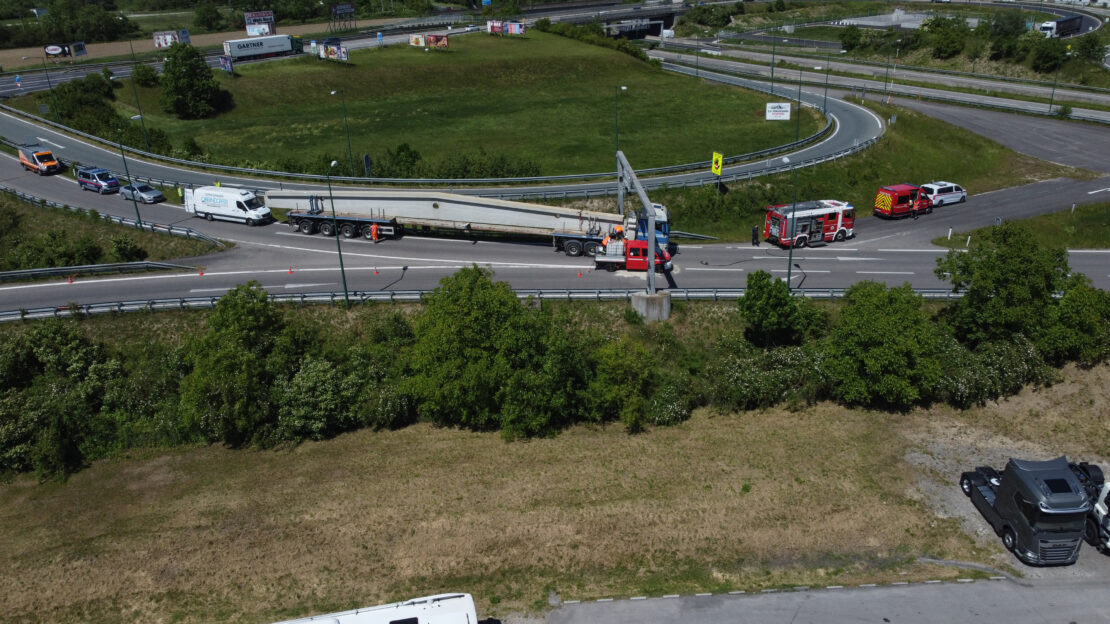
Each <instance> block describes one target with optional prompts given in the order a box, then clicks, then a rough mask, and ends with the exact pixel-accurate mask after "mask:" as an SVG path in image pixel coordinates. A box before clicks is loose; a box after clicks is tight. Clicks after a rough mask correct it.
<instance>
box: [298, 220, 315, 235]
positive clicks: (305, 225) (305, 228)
mask: <svg viewBox="0 0 1110 624" xmlns="http://www.w3.org/2000/svg"><path fill="white" fill-rule="evenodd" d="M315 231H316V224H315V223H313V222H311V221H307V220H305V221H301V233H302V234H312V233H313V232H315Z"/></svg>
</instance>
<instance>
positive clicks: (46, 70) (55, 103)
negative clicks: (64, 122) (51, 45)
mask: <svg viewBox="0 0 1110 624" xmlns="http://www.w3.org/2000/svg"><path fill="white" fill-rule="evenodd" d="M42 71H43V72H44V73H45V74H46V86H47V87H49V88H50V105H51V106H52V107H53V108H54V121H58V101H57V100H55V99H54V85H53V84H52V83H51V82H50V68H49V67H47V66H46V57H45V56H44V57H42Z"/></svg>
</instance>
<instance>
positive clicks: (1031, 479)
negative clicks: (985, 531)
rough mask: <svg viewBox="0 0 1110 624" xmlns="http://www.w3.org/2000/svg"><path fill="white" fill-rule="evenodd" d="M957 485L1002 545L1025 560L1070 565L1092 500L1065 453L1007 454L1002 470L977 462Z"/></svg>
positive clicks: (1041, 563)
mask: <svg viewBox="0 0 1110 624" xmlns="http://www.w3.org/2000/svg"><path fill="white" fill-rule="evenodd" d="M960 488H961V489H962V490H963V491H964V494H966V495H967V496H968V497H969V498H971V502H972V503H974V504H975V507H976V508H977V509H978V510H979V513H981V514H983V517H984V518H986V520H987V522H989V523H990V525H991V527H993V528H994V531H995V533H997V534H998V535H1000V536H1002V544H1003V545H1004V546H1005V547H1006V549H1007V550H1009V551H1011V552H1013V553H1014V555H1016V556H1017V558H1018V559H1019V560H1021V561H1022V562H1023V563H1026V564H1029V565H1070V564H1073V563H1075V560H1076V559H1077V558H1078V557H1079V547H1080V545H1081V543H1082V541H1083V532H1084V526H1085V523H1086V518H1087V514H1088V513H1089V512H1090V510H1091V503H1090V501H1089V500H1088V497H1087V493H1086V491H1085V490H1084V489H1083V486H1082V485H1080V483H1079V480H1078V478H1077V477H1076V475H1075V473H1074V472H1073V471H1072V469H1071V468H1070V466H1069V464H1068V460H1067V458H1066V457H1057V458H1056V459H1053V460H1049V461H1026V460H1019V459H1010V461H1008V462H1007V463H1006V467H1005V469H1003V471H1002V473H999V472H997V471H996V470H995V469H994V468H991V467H990V466H979V467H978V468H976V469H975V470H974V471H973V472H965V473H963V475H961V476H960Z"/></svg>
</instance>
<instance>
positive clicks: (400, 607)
mask: <svg viewBox="0 0 1110 624" xmlns="http://www.w3.org/2000/svg"><path fill="white" fill-rule="evenodd" d="M391 622H405V624H410V623H411V624H417V623H419V624H478V616H477V613H476V611H475V610H474V598H473V597H471V595H470V594H436V595H435V596H425V597H423V598H413V599H412V600H406V601H404V602H394V603H391V604H385V605H379V606H376V607H363V608H361V609H353V610H351V611H343V612H341V613H327V614H324V615H314V616H311V617H306V618H301V619H298V620H288V621H285V622H278V623H277V624H324V623H326V624H390V623H391Z"/></svg>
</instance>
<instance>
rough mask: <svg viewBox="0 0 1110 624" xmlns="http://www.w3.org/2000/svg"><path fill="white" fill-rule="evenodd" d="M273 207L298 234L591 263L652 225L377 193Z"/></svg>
mask: <svg viewBox="0 0 1110 624" xmlns="http://www.w3.org/2000/svg"><path fill="white" fill-rule="evenodd" d="M333 201H334V207H335V218H334V220H333V218H332V202H333ZM266 205H267V206H268V207H269V208H270V209H271V210H274V209H285V210H288V211H289V212H288V213H286V220H287V222H288V224H289V227H291V228H292V229H293V230H296V231H300V232H302V233H304V234H313V233H315V232H320V233H321V234H323V235H325V236H334V235H335V234H336V232H337V231H338V233H339V234H340V235H342V236H344V237H346V238H353V237H355V236H364V237H366V238H370V237H371V235H372V234H371V227H372V226H373V225H375V224H376V225H377V226H378V235H379V236H381V237H384V238H395V237H398V236H401V235H403V234H404V233H405V232H419V231H424V230H438V231H446V232H461V233H465V234H472V233H496V234H511V235H517V236H537V237H550V239H551V241H552V245H553V246H554V247H555V249H556V250H557V251H562V252H564V253H566V255H568V256H581V255H583V254H584V255H586V256H591V257H593V256H597V255H598V253H599V252H601V248H602V241H603V240H604V239H605V237H606V236H607V235H608V234H609V233H610V232H612V231H614V230H615V229H616V227H617V226H621V227H623V229H624V231H625V235H626V236H627V238H629V239H630V240H631V239H638V240H644V241H646V240H647V234H646V232H647V223H648V219H647V214H646V213H645V211H643V210H640V211H638V212H637V213H636V214H633V213H631V212H630V213H629V214H627V215H626V216H624V217H622V216H621V215H619V214H615V213H609V212H594V211H589V210H579V209H576V208H563V207H559V206H543V205H539V204H526V203H523V202H514V201H507V200H503V199H492V198H488V197H478V196H474V195H459V194H455V193H441V192H436V191H390V190H378V189H359V190H342V191H334V192H332V194H331V195H330V196H329V195H327V194H321V193H318V192H315V191H286V190H273V191H267V192H266ZM652 207H653V209H654V211H655V240H656V245H657V248H658V249H664V250H667V251H668V252H670V253H671V254H674V253H675V252H676V250H677V246H676V245H674V244H673V243H671V241H670V223H669V222H668V220H667V209H666V208H665V207H664V206H662V205H660V204H653V205H652Z"/></svg>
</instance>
